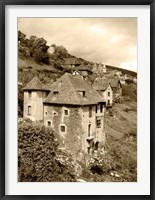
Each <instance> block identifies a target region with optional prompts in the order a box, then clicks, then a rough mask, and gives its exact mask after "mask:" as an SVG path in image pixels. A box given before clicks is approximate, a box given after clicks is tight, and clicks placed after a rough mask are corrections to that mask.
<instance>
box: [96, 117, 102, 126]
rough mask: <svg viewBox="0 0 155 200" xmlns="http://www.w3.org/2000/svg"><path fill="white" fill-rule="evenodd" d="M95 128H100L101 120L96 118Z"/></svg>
mask: <svg viewBox="0 0 155 200" xmlns="http://www.w3.org/2000/svg"><path fill="white" fill-rule="evenodd" d="M96 127H97V128H101V119H100V118H96Z"/></svg>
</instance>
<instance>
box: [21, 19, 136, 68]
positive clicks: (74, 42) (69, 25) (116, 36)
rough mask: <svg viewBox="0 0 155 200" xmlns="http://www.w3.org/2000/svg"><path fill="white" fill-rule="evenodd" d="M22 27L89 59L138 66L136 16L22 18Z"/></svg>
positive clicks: (30, 33) (129, 66) (48, 41)
mask: <svg viewBox="0 0 155 200" xmlns="http://www.w3.org/2000/svg"><path fill="white" fill-rule="evenodd" d="M18 29H19V30H21V31H22V32H23V33H25V34H26V35H27V37H29V36H31V35H36V36H37V37H44V38H45V39H46V40H47V43H48V45H51V44H56V45H63V46H64V47H65V48H67V50H68V51H69V53H70V54H73V55H75V56H78V57H81V58H84V59H86V60H89V61H93V62H100V61H101V62H103V63H105V64H109V65H114V66H118V67H122V66H125V67H127V68H128V69H129V70H133V69H134V70H135V71H136V70H137V69H136V66H137V65H135V63H137V19H136V18H19V20H18ZM122 63H126V65H124V64H122Z"/></svg>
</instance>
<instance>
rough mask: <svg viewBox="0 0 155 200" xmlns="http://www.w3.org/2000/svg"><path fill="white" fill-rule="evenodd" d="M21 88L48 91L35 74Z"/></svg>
mask: <svg viewBox="0 0 155 200" xmlns="http://www.w3.org/2000/svg"><path fill="white" fill-rule="evenodd" d="M23 90H41V91H42V90H43V91H50V89H49V88H47V87H46V86H45V85H43V83H42V82H41V81H40V80H39V78H38V77H37V76H35V77H34V78H33V79H32V80H31V81H30V82H29V83H27V85H26V86H25V87H24V88H23Z"/></svg>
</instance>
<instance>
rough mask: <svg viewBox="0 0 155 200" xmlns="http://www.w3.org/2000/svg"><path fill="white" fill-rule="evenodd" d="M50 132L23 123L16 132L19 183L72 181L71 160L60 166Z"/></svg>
mask: <svg viewBox="0 0 155 200" xmlns="http://www.w3.org/2000/svg"><path fill="white" fill-rule="evenodd" d="M60 155H61V152H58V143H57V142H56V140H55V137H54V134H53V131H52V130H51V129H50V128H48V127H45V126H43V125H41V124H39V123H33V122H30V121H29V122H23V123H21V124H19V129H18V175H19V178H18V179H19V181H20V182H61V181H74V180H75V175H74V174H73V173H72V172H73V169H74V168H73V167H72V164H71V161H70V160H67V161H66V160H65V159H63V160H64V161H63V162H62V159H60Z"/></svg>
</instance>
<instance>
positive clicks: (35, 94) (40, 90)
mask: <svg viewBox="0 0 155 200" xmlns="http://www.w3.org/2000/svg"><path fill="white" fill-rule="evenodd" d="M23 90H24V117H28V118H30V119H31V120H32V121H40V120H43V101H44V99H45V98H46V97H47V95H48V94H49V92H50V90H49V89H47V88H46V87H45V86H43V84H42V83H41V82H40V80H39V79H38V77H34V78H33V79H32V80H31V81H30V82H29V83H28V84H27V85H26V87H25V88H23Z"/></svg>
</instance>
